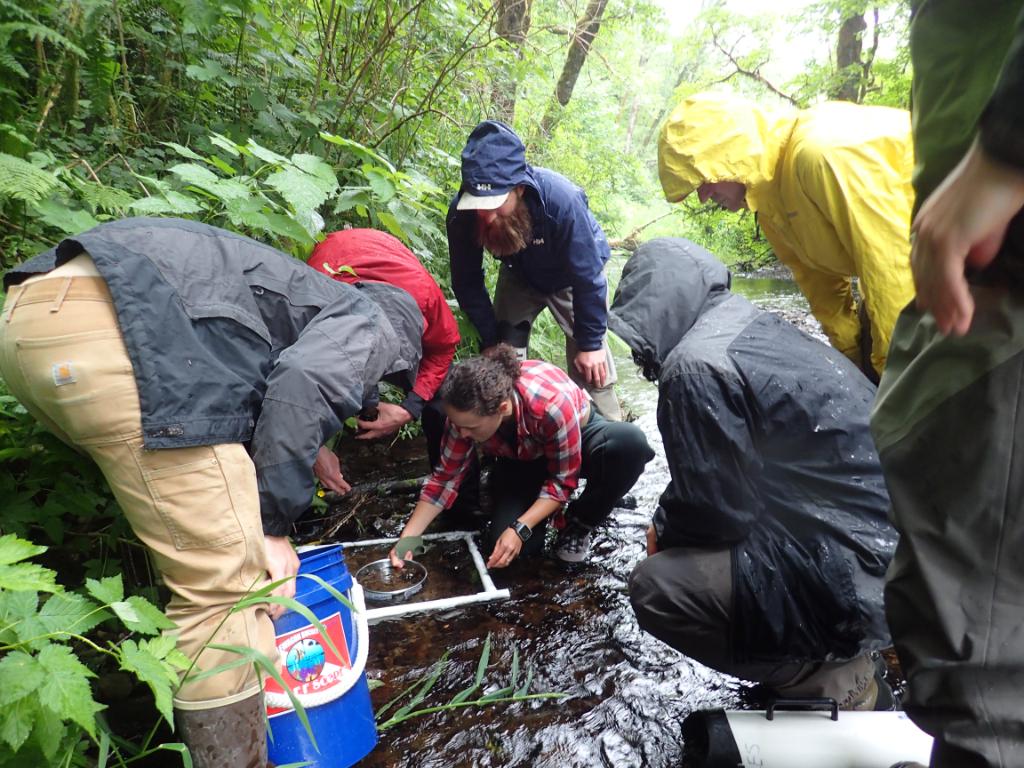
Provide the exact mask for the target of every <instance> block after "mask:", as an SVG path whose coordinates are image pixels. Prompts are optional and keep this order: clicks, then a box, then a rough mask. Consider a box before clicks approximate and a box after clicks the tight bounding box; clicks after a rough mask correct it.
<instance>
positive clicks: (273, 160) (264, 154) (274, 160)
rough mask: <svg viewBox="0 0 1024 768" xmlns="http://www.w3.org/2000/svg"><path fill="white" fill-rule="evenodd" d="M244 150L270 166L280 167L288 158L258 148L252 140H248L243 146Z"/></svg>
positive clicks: (263, 148) (261, 147) (260, 147)
mask: <svg viewBox="0 0 1024 768" xmlns="http://www.w3.org/2000/svg"><path fill="white" fill-rule="evenodd" d="M245 148H246V149H248V150H249V151H250V152H252V153H253V155H255V156H256V157H258V158H259V159H260V160H262V161H263V162H264V163H270V164H272V165H281V164H283V163H287V162H288V158H287V157H285V156H284V155H279V154H277V152H274V151H273V150H270V149H267V148H266V147H263V146H260V145H259V144H257V143H256V142H255V141H253V140H252V139H249V143H248V144H246V145H245Z"/></svg>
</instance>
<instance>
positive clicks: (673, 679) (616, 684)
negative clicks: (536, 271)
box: [333, 278, 820, 768]
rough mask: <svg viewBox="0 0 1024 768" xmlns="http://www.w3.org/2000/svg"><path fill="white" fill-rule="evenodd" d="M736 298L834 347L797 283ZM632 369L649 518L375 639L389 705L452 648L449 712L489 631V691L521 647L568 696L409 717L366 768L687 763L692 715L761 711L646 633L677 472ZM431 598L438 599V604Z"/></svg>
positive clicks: (386, 514) (390, 513)
mask: <svg viewBox="0 0 1024 768" xmlns="http://www.w3.org/2000/svg"><path fill="white" fill-rule="evenodd" d="M733 289H734V290H735V291H736V292H738V293H742V294H744V295H747V296H748V297H749V298H750V299H751V300H752V301H754V302H755V303H756V304H758V305H759V306H762V307H764V308H766V309H770V310H772V311H776V312H779V313H780V314H782V315H784V316H785V317H786V318H787V319H789V320H790V321H792V322H796V323H797V324H798V325H800V327H802V328H803V329H804V330H807V331H808V332H812V333H815V334H816V335H818V336H819V338H820V330H818V329H817V324H816V323H815V322H814V320H813V318H810V317H809V315H808V312H807V305H806V302H805V301H804V300H803V297H802V296H801V295H800V293H799V291H798V290H797V289H796V287H795V286H794V285H793V284H792V282H790V281H785V280H766V279H743V278H736V279H735V280H734V284H733ZM618 362H619V371H620V386H621V389H620V397H622V398H623V399H624V400H626V401H627V402H628V404H629V406H630V408H631V409H632V411H633V413H634V414H635V415H636V416H637V424H638V425H639V426H640V427H641V428H642V429H643V430H644V432H645V433H646V434H647V436H648V439H649V441H650V442H651V445H652V447H654V448H655V450H656V452H657V455H656V457H655V459H654V460H653V461H651V463H650V464H648V465H647V468H646V471H645V473H644V475H643V476H642V477H641V478H640V480H639V482H638V483H637V485H636V486H635V487H634V489H633V491H632V495H633V496H634V497H635V498H636V501H637V505H636V508H635V509H616V510H615V512H614V513H613V515H612V518H611V520H610V522H609V524H608V525H607V527H605V528H603V529H602V530H601V531H600V532H599V533H598V534H597V536H596V540H595V545H594V548H593V550H592V552H591V555H590V558H589V561H588V562H587V563H585V564H582V565H581V566H577V567H572V568H569V567H566V566H562V565H561V564H559V563H558V562H557V561H555V560H553V559H551V558H549V557H547V556H542V557H539V558H533V559H530V560H525V561H522V562H516V563H514V564H513V566H512V567H510V568H508V569H507V570H505V571H494V572H492V576H493V578H494V580H495V583H496V584H497V586H498V587H508V588H509V589H510V590H511V593H512V597H511V599H509V600H506V601H500V602H496V603H490V604H485V605H479V606H471V607H468V608H463V609H459V610H455V611H451V612H448V613H441V614H436V613H435V614H423V615H413V616H410V617H408V618H406V619H400V620H390V621H385V622H382V623H380V624H377V625H374V626H373V627H371V631H370V644H371V647H370V657H369V662H368V674H369V677H370V678H371V679H372V680H377V681H380V683H381V684H380V685H379V687H377V688H376V689H375V690H374V691H373V701H374V706H375V707H378V708H379V707H381V706H382V705H383V704H384V703H386V702H388V701H390V700H391V699H392V698H393V697H395V696H396V695H398V694H399V693H400V692H401V691H403V690H404V689H406V688H407V687H409V686H410V685H412V684H413V683H415V682H416V681H417V680H419V679H421V678H423V677H424V676H425V675H428V674H429V673H430V671H431V669H432V667H433V665H434V664H435V663H436V662H437V661H438V660H439V659H440V657H441V655H442V654H443V653H444V652H446V651H448V652H450V653H449V663H448V665H447V667H446V668H445V671H444V672H443V674H442V675H441V677H440V680H439V681H438V683H437V684H436V685H435V686H434V688H433V690H432V691H431V692H430V694H429V696H428V697H427V699H426V700H425V701H424V702H423V705H440V704H444V703H446V702H448V701H449V700H450V699H451V698H452V696H454V695H455V694H456V693H457V692H458V691H460V690H462V689H464V688H466V687H467V686H469V685H470V684H471V683H472V682H473V678H474V674H475V672H476V666H477V660H478V659H479V657H480V653H481V650H482V648H483V644H484V640H485V638H486V637H487V635H488V634H490V636H491V644H492V650H491V656H490V665H489V667H488V669H487V673H486V675H485V677H484V692H485V693H486V692H487V691H490V690H494V689H497V688H501V687H503V686H506V685H508V683H509V679H510V677H511V674H512V658H513V651H514V649H518V654H519V661H520V666H521V667H522V671H521V673H520V682H521V680H522V678H523V675H524V674H525V673H526V669H527V668H528V667H530V668H532V670H533V683H532V686H531V691H533V692H544V691H557V692H561V693H564V694H565V696H564V697H563V698H561V699H558V700H540V701H533V702H525V703H515V704H510V705H506V704H495V705H489V706H485V707H472V708H464V709H456V710H452V711H445V712H438V713H434V714H430V715H426V716H423V717H418V718H415V719H412V720H409V721H406V722H404V723H401V724H399V725H397V726H395V727H393V728H391V729H389V730H386V731H384V732H383V733H382V734H381V737H380V744H379V745H378V747H377V748H376V750H374V751H373V752H372V753H371V754H370V755H369V756H368V757H367V758H366V759H365V760H363V761H362V762H361V763H360V764H359V765H360V766H365V767H366V768H370V767H371V766H379V767H380V768H384V767H385V766H386V767H387V768H393V767H394V766H406V767H408V768H414V767H422V768H426V767H427V766H431V767H434V766H436V767H437V768H442V766H443V767H445V768H447V767H448V766H530V767H531V768H542V767H543V766H551V768H572V767H573V766H579V767H580V768H584V767H586V768H591V767H592V766H614V767H615V768H629V767H630V766H650V767H651V768H658V767H660V766H666V767H667V766H678V765H680V762H681V760H682V758H683V744H682V738H681V723H682V721H683V719H684V718H685V717H686V715H687V714H689V713H690V712H691V711H693V710H695V709H699V708H715V707H725V708H749V707H751V706H752V704H751V698H750V691H749V689H748V686H747V684H745V683H742V682H740V681H737V680H735V679H732V678H729V677H726V676H723V675H720V674H718V673H716V672H713V671H712V670H710V669H707V668H706V667H703V666H702V665H700V664H698V663H696V662H694V661H691V660H690V659H687V658H685V657H683V656H681V655H680V654H679V653H677V652H676V651H674V650H672V649H671V648H669V647H668V646H665V645H663V644H662V643H661V642H659V641H658V640H655V639H654V638H653V637H651V636H649V635H646V634H644V633H643V632H641V631H640V629H639V627H638V626H637V624H636V620H635V618H634V616H633V612H632V610H631V608H630V605H629V599H628V595H627V592H626V582H627V579H628V577H629V574H630V571H631V570H632V569H633V567H634V565H635V564H636V563H637V562H638V561H639V560H640V559H641V558H642V557H643V556H644V533H645V530H646V528H647V525H648V522H649V519H650V516H651V513H652V511H653V509H654V507H655V505H656V503H657V499H658V496H659V495H660V494H661V492H662V490H663V489H664V486H665V484H666V482H667V479H668V469H667V466H666V463H665V457H664V452H663V450H662V446H661V440H660V437H659V435H658V430H657V426H656V421H655V413H654V412H655V406H656V398H657V395H656V390H655V388H654V385H652V384H650V383H649V382H646V381H644V380H643V379H642V378H640V377H639V375H638V374H637V373H636V367H635V366H634V365H633V364H632V362H631V361H630V360H628V359H621V360H619V361H618ZM395 449H396V450H398V451H399V452H398V453H393V452H391V451H389V450H388V448H387V447H386V446H383V445H378V446H376V447H375V448H374V449H372V450H373V451H376V452H377V454H378V458H379V461H378V464H379V469H378V472H379V473H380V477H381V478H384V477H394V476H395V475H396V474H403V475H404V476H414V475H415V473H416V472H420V473H424V472H425V471H426V461H425V459H423V458H422V457H417V456H415V455H410V454H409V451H408V449H403V448H400V446H399V445H396V446H395ZM370 463H372V462H370ZM360 479H361V480H362V479H364V478H360ZM413 498H414V497H412V496H403V497H390V498H385V499H379V498H371V499H367V500H365V501H360V502H354V504H359V505H360V509H359V510H358V512H357V514H356V515H355V516H354V517H353V519H352V521H350V522H349V523H347V524H346V525H345V526H344V527H343V528H342V529H340V530H339V531H338V533H337V536H335V537H333V538H334V539H335V540H346V539H349V540H351V539H363V538H375V537H378V536H394V535H397V533H398V531H399V530H400V528H401V526H402V524H403V523H404V521H405V519H406V517H407V515H408V511H409V509H410V508H411V504H412V501H413ZM342 509H344V508H342ZM357 521H358V524H357ZM356 552H357V550H353V551H352V555H351V557H352V560H353V564H354V563H355V561H356V560H357V559H360V560H361V559H363V558H364V557H369V556H370V554H371V553H366V554H365V555H360V556H359V557H358V558H357V557H356ZM372 555H373V556H375V557H379V556H380V553H379V552H374V553H372ZM350 568H351V565H350ZM470 570H471V569H469V568H466V569H464V571H463V572H468V571H470ZM450 577H451V575H450V574H448V575H446V578H450ZM467 578H471V577H470V576H469V575H468V573H467ZM428 583H429V576H428ZM424 592H425V594H424V598H425V597H427V596H430V592H428V591H427V590H425V591H424Z"/></svg>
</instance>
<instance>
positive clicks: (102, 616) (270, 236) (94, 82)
mask: <svg viewBox="0 0 1024 768" xmlns="http://www.w3.org/2000/svg"><path fill="white" fill-rule="evenodd" d="M517 3H519V4H520V6H521V7H522V4H521V0H330V2H323V1H322V0H221V1H219V2H214V1H207V0H113V1H111V0H38V2H35V3H30V4H23V3H18V2H16V1H15V0H0V267H7V266H10V265H12V264H15V263H17V262H19V261H21V260H23V259H25V258H27V257H29V256H31V255H33V254H34V253H37V252H39V251H40V250H43V249H45V248H47V247H50V246H52V245H53V244H55V243H56V242H58V241H59V240H60V239H61V238H62V237H63V236H66V235H68V234H72V233H75V232H78V231H82V230H84V229H87V228H89V227H91V226H93V225H94V224H95V223H97V222H101V221H104V220H109V219H112V218H119V217H123V216H132V215H160V216H163V215H176V216H185V217H191V218H196V219H199V220H202V221H206V222H209V223H212V224H215V225H217V226H221V227H225V228H229V229H233V230H236V231H239V232H243V233H245V234H248V235H250V236H252V237H255V238H258V239H261V240H264V241H267V242H270V243H272V244H274V245H275V246H277V247H279V248H280V249H282V250H284V251H287V252H289V253H291V254H293V255H295V256H296V257H305V256H306V255H308V253H309V251H310V249H311V248H312V246H313V245H314V244H315V242H316V241H317V239H318V238H319V237H321V236H322V233H324V232H326V231H331V230H333V229H337V228H341V227H345V226H370V227H377V228H381V229H385V230H387V231H389V232H391V233H393V234H395V235H396V236H397V237H399V238H401V239H402V240H403V241H405V242H406V243H407V244H408V245H409V246H410V247H412V248H413V249H414V250H415V252H416V253H417V254H418V255H419V256H420V257H421V259H423V261H424V263H425V264H426V265H427V267H428V268H429V269H430V271H431V272H432V274H434V275H435V276H436V278H437V279H438V282H439V283H440V284H441V285H442V287H443V288H444V289H445V290H446V291H447V292H448V293H449V295H450V291H449V290H448V286H449V277H448V266H447V249H446V243H445V239H444V214H445V211H446V209H447V205H448V201H449V199H450V196H451V195H452V194H453V193H454V192H455V190H456V189H457V186H458V169H459V152H460V150H461V147H462V143H463V141H464V140H465V136H466V134H467V132H468V131H469V129H470V128H471V127H472V126H473V125H474V124H475V123H476V122H477V121H478V120H480V119H482V118H484V117H500V118H503V119H506V120H511V121H512V123H513V124H514V126H515V127H516V129H517V130H518V131H519V132H520V134H521V135H522V136H523V137H524V140H525V141H526V142H527V146H528V152H529V156H530V159H531V161H532V162H533V163H535V164H537V165H543V166H547V167H551V168H554V169H555V170H558V171H560V172H562V173H564V174H565V175H566V176H568V177H569V178H571V179H573V180H574V181H575V182H576V183H578V184H579V185H580V186H582V187H583V188H584V189H585V190H586V192H587V194H588V195H589V198H590V204H591V207H592V209H593V210H594V212H595V214H596V216H597V218H598V219H599V221H600V222H601V224H602V225H603V226H604V228H605V230H606V231H607V233H608V235H609V238H610V239H611V240H612V241H613V242H615V243H617V244H619V245H623V246H628V245H629V244H630V242H631V241H635V240H636V239H644V238H647V237H651V236H656V235H665V234H672V235H682V236H686V237H690V238H691V239H693V240H696V241H698V242H700V243H702V244H704V245H706V246H707V247H709V248H710V249H711V250H712V251H714V252H716V253H718V254H719V255H720V256H721V257H722V258H723V259H724V260H725V261H726V262H728V263H730V264H732V265H734V266H736V267H738V268H740V269H750V268H756V267H758V266H761V265H764V264H767V263H770V262H771V261H772V260H773V257H772V254H771V252H770V249H769V248H768V246H767V243H766V242H765V241H764V240H763V239H762V238H760V237H759V235H758V233H757V229H756V223H755V222H754V217H753V216H751V215H749V214H741V215H734V214H728V213H723V212H720V211H717V210H712V209H710V208H706V207H701V206H699V205H698V204H697V203H696V202H695V201H693V200H692V199H691V200H688V201H686V202H685V203H684V204H682V205H677V206H669V205H668V204H667V203H665V202H664V200H663V199H662V196H661V190H660V186H659V184H658V180H657V174H656V158H655V152H656V142H657V130H658V127H659V125H660V123H661V122H662V121H663V120H664V117H665V116H666V114H667V112H668V110H670V109H671V107H672V106H673V105H674V104H675V103H676V102H677V101H678V100H679V99H680V98H682V97H683V96H685V95H687V94H689V93H693V92H696V91H699V90H703V89H706V88H709V87H731V88H734V89H736V90H739V91H741V92H744V93H747V94H749V95H751V96H754V97H757V98H763V99H779V98H785V99H788V100H789V101H791V102H792V103H795V104H798V105H808V104H811V103H814V102H816V101H819V100H821V99H823V98H825V97H827V96H828V95H829V94H830V93H833V92H834V91H835V90H836V88H837V87H838V86H839V85H842V84H843V83H845V82H848V81H849V80H850V78H851V77H852V78H853V80H854V85H855V87H856V90H857V92H858V93H859V94H860V96H861V97H862V99H863V101H865V102H869V103H880V104H890V105H898V106H906V102H907V97H908V91H909V70H908V61H907V55H906V39H905V38H906V25H907V16H908V10H907V3H906V2H904V1H903V0H887V1H886V2H878V3H874V4H871V5H869V4H867V3H866V2H863V0H829V1H828V2H818V3H815V4H813V5H811V6H809V7H808V8H806V9H804V10H803V11H801V12H800V14H799V16H794V17H793V18H786V17H780V16H777V15H773V14H768V13H766V14H763V15H760V16H757V17H743V16H738V15H736V14H735V13H732V12H731V11H730V10H729V9H728V7H727V6H726V4H725V3H724V2H722V0H716V1H712V0H708V1H707V2H704V3H703V4H702V6H703V7H702V10H701V11H700V12H699V13H698V12H697V11H696V9H695V10H694V11H693V12H692V13H689V14H688V15H687V13H686V11H685V10H684V8H685V5H686V4H683V3H674V2H671V0H665V1H664V2H663V3H662V2H658V1H657V0H611V1H610V2H608V4H607V7H604V6H602V10H603V18H602V19H601V26H600V29H599V31H598V32H597V34H596V37H595V38H594V42H593V47H592V48H591V50H590V52H589V56H587V57H586V62H585V64H584V66H583V67H582V69H581V70H579V71H578V73H577V74H578V79H577V80H575V89H574V90H573V91H572V93H571V99H569V100H568V101H566V103H564V104H562V103H560V102H559V101H556V100H555V98H554V94H555V91H556V83H557V82H559V81H560V80H561V79H562V78H560V75H561V74H562V73H563V70H564V69H565V64H566V62H567V52H568V51H569V50H570V48H571V47H572V44H573V41H574V39H575V38H578V37H579V30H577V29H576V25H577V23H578V21H579V20H580V19H581V18H583V16H584V14H585V11H586V10H587V9H588V8H589V7H590V5H591V4H589V3H587V2H583V1H582V0H579V1H578V2H573V3H563V2H555V0H533V2H532V3H526V4H525V8H526V9H527V12H528V13H527V15H528V19H529V24H527V25H521V28H520V29H519V33H521V34H513V33H512V32H510V31H509V29H508V28H507V25H506V23H505V21H503V18H504V17H503V16H502V10H503V9H508V7H510V6H515V5H516V4H517ZM694 5H696V3H694ZM667 12H668V13H670V16H671V18H672V19H674V20H675V21H674V24H669V20H668V18H667V17H666V13H667ZM857 16H864V18H865V19H866V20H867V24H866V31H865V32H864V34H863V37H862V38H861V42H862V44H863V51H862V54H861V56H860V58H859V60H858V61H859V62H860V63H859V64H855V65H849V66H847V67H845V68H839V67H837V65H836V40H837V35H838V34H839V31H840V29H841V27H842V24H843V22H844V20H847V19H849V18H851V17H857ZM876 19H877V22H876ZM876 35H877V45H876V44H875V41H876ZM795 51H799V52H800V53H799V55H798V57H794V53H793V52H795ZM491 277H492V279H493V276H491ZM615 277H616V276H615V274H614V269H613V270H612V274H611V279H612V282H613V283H614V281H615ZM460 320H462V321H463V322H462V326H463V328H462V330H463V332H464V337H466V338H467V339H468V340H469V342H470V344H471V342H472V330H471V329H470V328H469V327H468V326H467V325H466V324H465V322H464V319H463V318H460ZM560 347H561V340H560V337H559V335H558V334H557V332H556V331H555V329H554V328H553V324H552V323H550V321H544V323H543V324H542V325H541V327H540V328H539V329H538V333H537V334H536V348H535V352H538V353H540V354H541V355H543V356H548V357H557V355H558V354H559V350H560ZM2 384H3V383H2V381H0V463H2V466H3V471H2V472H0V498H2V499H3V501H2V502H0V504H2V506H3V511H2V516H0V526H2V530H0V533H4V534H7V536H3V537H0V672H2V673H3V675H4V680H5V690H4V691H2V692H0V704H3V705H6V706H3V707H2V708H0V765H6V764H19V763H20V764H24V763H25V762H26V761H27V760H28V761H31V760H32V759H34V758H33V757H30V756H29V755H30V754H31V755H32V756H35V757H38V756H39V755H40V754H42V755H43V756H44V757H45V760H47V761H57V756H58V755H59V756H62V759H61V762H63V764H75V765H92V764H97V763H101V762H103V761H104V760H108V759H113V758H110V757H109V756H110V755H111V754H112V753H111V750H112V749H114V751H115V752H117V750H120V752H118V754H124V755H128V754H130V753H132V751H133V750H134V751H136V752H138V751H140V750H141V752H143V753H144V752H145V751H146V750H148V749H151V748H154V747H155V746H157V745H154V744H153V743H151V741H150V740H149V737H144V738H136V740H135V743H134V745H133V744H132V743H131V742H130V741H120V742H118V741H117V738H118V737H113V736H111V735H110V733H109V731H108V730H107V726H106V723H105V721H104V720H103V716H102V713H100V714H97V709H98V705H97V704H96V702H95V701H94V699H93V697H92V695H90V685H91V684H94V683H95V675H96V674H97V673H102V672H103V671H104V670H109V669H111V668H116V667H118V666H120V667H121V668H122V669H127V670H130V671H132V672H134V673H135V674H136V675H137V676H138V678H139V679H140V680H142V681H143V682H145V683H147V684H148V685H149V686H150V687H151V688H152V690H153V694H154V698H155V701H156V703H157V706H158V709H159V711H160V714H162V715H164V716H166V715H167V711H166V710H167V696H168V691H169V690H170V688H169V686H170V685H171V683H172V682H173V670H174V669H175V668H176V665H177V663H178V662H180V659H176V658H175V656H174V653H173V651H172V650H171V648H170V647H169V646H167V645H166V643H165V642H164V641H162V640H160V639H158V638H153V637H149V636H150V635H152V634H153V632H155V631H156V630H157V629H158V628H159V627H160V624H159V620H158V619H157V618H156V617H155V615H154V612H153V610H152V606H151V605H150V603H149V602H145V600H144V598H148V599H149V600H150V601H153V602H156V601H157V600H158V594H157V590H156V588H155V587H154V586H153V584H154V579H153V576H152V574H151V573H149V570H148V562H147V560H146V558H145V556H144V555H143V554H141V548H140V547H139V545H138V544H137V543H136V542H135V541H134V539H133V537H132V535H131V532H130V531H129V530H128V528H127V526H126V524H125V522H124V520H123V518H122V517H121V516H120V515H119V514H118V509H117V505H116V503H115V501H114V500H113V498H112V497H111V495H110V493H109V491H108V490H107V489H106V487H105V485H104V483H103V481H102V478H101V477H100V475H99V473H98V470H97V469H96V468H95V467H94V466H93V465H92V464H91V463H90V462H89V461H88V460H87V459H86V458H84V457H82V456H79V455H77V454H75V453H74V452H73V451H71V450H70V449H69V448H67V447H66V446H64V445H63V444H61V443H60V442H59V441H58V440H57V439H56V438H54V437H53V436H51V435H49V434H48V433H46V432H45V430H43V429H42V427H40V426H39V425H37V424H36V423H35V421H34V420H33V419H32V418H31V417H30V416H29V415H28V414H27V413H26V412H25V411H24V409H22V408H21V407H20V406H18V405H17V404H16V403H15V401H14V400H13V398H11V397H10V396H9V395H8V394H7V393H6V392H5V391H4V389H3V386H2ZM14 534H16V535H17V536H18V537H20V538H14ZM28 541H34V542H41V543H43V544H45V545H46V546H47V547H49V551H48V552H46V553H43V547H42V546H37V545H33V544H29V543H28ZM34 556H43V557H45V558H47V559H46V563H47V564H49V565H50V566H52V569H47V568H45V567H44V566H42V565H38V566H36V565H30V564H26V563H24V562H23V561H25V560H27V559H28V558H29V557H34ZM12 569H13V570H12ZM121 573H124V575H125V582H126V583H125V586H124V587H122V586H121V584H122V582H121V580H120V577H119V576H118V577H117V580H116V583H115V582H114V581H111V578H112V576H113V575H114V574H121ZM62 585H63V586H62ZM125 588H126V589H127V593H125V592H124V591H123V590H124V589H125ZM125 594H127V595H128V596H127V597H125ZM140 601H142V602H140ZM125 606H133V609H132V610H134V613H132V612H131V611H129V610H128V608H125ZM145 606H149V607H148V608H146V607H145ZM115 616H116V617H117V619H119V622H118V621H117V620H116V619H115V618H114V617H115ZM132 616H135V617H136V620H135V621H133V620H132ZM142 616H145V617H148V618H146V619H142V618H139V617H142ZM55 617H59V618H60V620H61V623H60V624H59V625H58V624H56V623H55V622H56V619H55ZM133 659H134V660H135V661H133ZM44 672H45V673H46V674H47V675H49V676H50V677H53V676H54V675H56V674H57V673H60V674H62V675H64V676H65V677H66V679H67V681H68V682H67V684H66V686H65V687H64V689H62V690H61V691H59V692H56V693H55V695H54V697H53V698H52V699H49V698H48V699H46V700H43V699H42V698H39V699H38V700H37V699H36V698H32V699H31V700H30V699H29V697H28V691H30V690H32V688H33V687H35V686H36V685H37V684H38V683H37V682H36V681H37V679H38V677H39V675H40V674H43V673H44ZM8 673H10V674H11V676H10V677H9V675H8ZM8 680H12V681H14V682H13V683H11V684H10V685H8V682H7V681H8ZM30 702H31V703H30ZM154 719H156V715H154ZM97 724H98V725H97ZM133 738H134V737H133ZM111 739H114V741H113V742H112V741H111ZM112 743H113V744H114V747H112V746H111V744H112ZM40 764H42V763H40Z"/></svg>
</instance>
